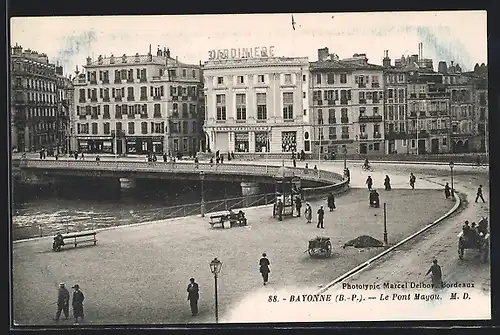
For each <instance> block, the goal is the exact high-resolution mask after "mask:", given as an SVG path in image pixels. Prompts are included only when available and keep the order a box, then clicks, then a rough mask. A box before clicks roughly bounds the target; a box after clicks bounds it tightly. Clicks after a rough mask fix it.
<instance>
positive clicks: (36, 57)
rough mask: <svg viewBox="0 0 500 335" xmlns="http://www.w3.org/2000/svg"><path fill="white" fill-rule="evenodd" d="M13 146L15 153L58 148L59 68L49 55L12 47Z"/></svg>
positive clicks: (17, 46) (16, 46)
mask: <svg viewBox="0 0 500 335" xmlns="http://www.w3.org/2000/svg"><path fill="white" fill-rule="evenodd" d="M10 64H11V69H10V70H11V76H10V79H11V105H10V106H11V107H10V108H11V147H12V149H13V150H14V151H20V152H26V151H38V150H40V149H42V148H45V149H47V150H51V149H55V147H56V145H57V141H58V138H57V136H58V135H57V108H58V107H57V97H56V93H57V89H56V81H57V79H56V73H55V65H54V64H50V63H49V59H48V57H47V55H46V54H39V53H37V52H35V51H32V50H30V49H27V50H24V51H23V48H22V47H21V46H19V45H17V44H16V45H15V46H14V47H12V48H11V61H10Z"/></svg>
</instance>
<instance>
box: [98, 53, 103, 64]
mask: <svg viewBox="0 0 500 335" xmlns="http://www.w3.org/2000/svg"><path fill="white" fill-rule="evenodd" d="M97 63H98V64H102V55H99V57H97Z"/></svg>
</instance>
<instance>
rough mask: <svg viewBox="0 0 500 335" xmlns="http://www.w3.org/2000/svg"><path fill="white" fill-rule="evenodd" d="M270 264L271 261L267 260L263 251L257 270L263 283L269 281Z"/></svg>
mask: <svg viewBox="0 0 500 335" xmlns="http://www.w3.org/2000/svg"><path fill="white" fill-rule="evenodd" d="M270 264H271V262H269V259H267V255H266V253H263V254H262V258H261V259H260V261H259V271H260V273H261V275H262V280H263V282H264V285H266V284H267V282H268V281H269V272H271V270H270V269H269V265H270Z"/></svg>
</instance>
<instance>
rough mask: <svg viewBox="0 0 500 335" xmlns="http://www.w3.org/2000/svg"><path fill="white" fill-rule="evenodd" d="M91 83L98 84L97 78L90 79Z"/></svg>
mask: <svg viewBox="0 0 500 335" xmlns="http://www.w3.org/2000/svg"><path fill="white" fill-rule="evenodd" d="M89 83H90V84H93V85H97V80H95V79H92V80H90V81H89Z"/></svg>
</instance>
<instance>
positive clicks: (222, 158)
mask: <svg viewBox="0 0 500 335" xmlns="http://www.w3.org/2000/svg"><path fill="white" fill-rule="evenodd" d="M220 163H221V164H222V163H224V154H221V155H220Z"/></svg>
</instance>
